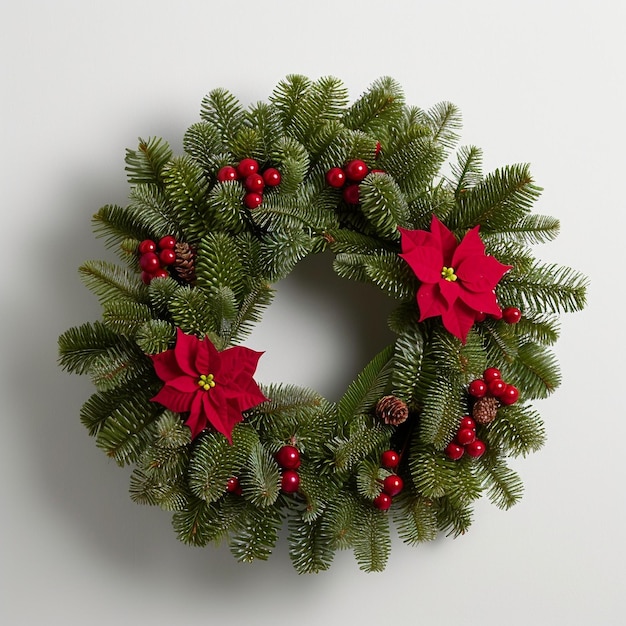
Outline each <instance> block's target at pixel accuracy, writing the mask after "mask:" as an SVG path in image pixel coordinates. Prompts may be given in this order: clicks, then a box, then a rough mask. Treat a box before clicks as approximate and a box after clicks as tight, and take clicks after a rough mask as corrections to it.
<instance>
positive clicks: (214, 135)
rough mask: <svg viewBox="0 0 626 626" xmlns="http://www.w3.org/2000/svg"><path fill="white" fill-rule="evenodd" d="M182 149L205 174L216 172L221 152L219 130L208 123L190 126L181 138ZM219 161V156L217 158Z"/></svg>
mask: <svg viewBox="0 0 626 626" xmlns="http://www.w3.org/2000/svg"><path fill="white" fill-rule="evenodd" d="M183 149H184V150H185V152H186V153H187V154H188V155H189V156H191V157H193V159H194V161H196V163H198V164H199V165H200V166H201V167H202V169H203V170H204V172H205V173H206V174H210V173H213V172H216V171H217V170H218V169H219V167H218V160H217V159H216V155H220V153H221V152H222V150H223V146H222V142H221V137H220V131H219V129H218V128H217V127H216V126H215V125H214V124H212V123H211V122H208V121H202V122H196V123H195V124H192V125H191V126H190V127H189V128H188V129H187V130H186V132H185V135H184V136H183ZM217 158H218V159H219V156H218V157H217Z"/></svg>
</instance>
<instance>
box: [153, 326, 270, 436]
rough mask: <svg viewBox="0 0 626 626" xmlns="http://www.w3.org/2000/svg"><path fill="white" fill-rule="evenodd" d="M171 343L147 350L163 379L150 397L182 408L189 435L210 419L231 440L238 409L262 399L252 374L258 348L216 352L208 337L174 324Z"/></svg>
mask: <svg viewBox="0 0 626 626" xmlns="http://www.w3.org/2000/svg"><path fill="white" fill-rule="evenodd" d="M176 333H177V334H176V346H175V347H174V349H173V350H166V351H165V352H161V353H159V354H154V355H151V356H150V358H151V359H152V362H153V363H154V370H155V372H156V374H157V376H158V377H159V378H160V379H161V380H162V381H163V382H164V383H165V385H163V387H162V388H161V390H160V391H159V393H157V395H156V396H154V398H152V400H153V401H154V402H158V403H159V404H162V405H163V406H164V407H165V408H167V409H170V410H171V411H175V412H176V413H187V412H189V417H188V418H187V420H186V421H185V424H186V425H187V426H189V428H190V429H191V438H192V439H193V438H194V437H197V436H198V435H199V434H200V433H201V432H202V431H203V430H204V429H205V428H206V427H207V426H208V425H209V424H211V425H212V426H213V427H214V428H215V429H216V430H217V431H219V432H220V433H222V434H223V435H224V436H225V437H226V438H227V439H228V441H230V442H231V443H232V432H233V428H234V427H235V424H237V423H238V422H241V421H242V420H243V416H242V414H241V413H242V411H246V410H247V409H251V408H252V407H253V406H256V405H257V404H260V403H261V402H265V401H266V400H267V398H266V397H265V396H264V395H263V394H262V393H261V390H260V389H259V387H258V385H257V384H256V382H255V381H254V379H253V378H252V375H253V374H254V372H255V370H256V366H257V362H258V360H259V358H260V357H261V355H262V354H263V353H262V352H255V351H254V350H250V349H249V348H243V347H239V346H236V347H233V348H228V349H227V350H224V351H223V352H218V351H217V349H216V348H215V346H214V345H213V344H212V343H211V341H210V340H209V338H208V337H205V338H204V339H198V338H197V337H195V336H194V335H186V334H185V333H184V332H183V331H182V330H180V328H178V329H176Z"/></svg>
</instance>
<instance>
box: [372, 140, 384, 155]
mask: <svg viewBox="0 0 626 626" xmlns="http://www.w3.org/2000/svg"><path fill="white" fill-rule="evenodd" d="M382 149H383V147H382V146H381V145H380V141H377V142H376V152H374V158H376V157H378V155H379V154H380V151H381V150H382Z"/></svg>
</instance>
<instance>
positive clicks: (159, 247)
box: [139, 235, 176, 285]
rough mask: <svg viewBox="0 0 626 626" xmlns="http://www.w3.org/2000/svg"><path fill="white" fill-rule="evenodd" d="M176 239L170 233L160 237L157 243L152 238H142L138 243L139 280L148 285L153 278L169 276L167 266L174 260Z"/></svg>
mask: <svg viewBox="0 0 626 626" xmlns="http://www.w3.org/2000/svg"><path fill="white" fill-rule="evenodd" d="M175 247H176V239H175V238H174V237H172V235H166V236H165V237H161V239H159V242H158V243H155V242H154V241H152V239H144V240H143V241H142V242H141V243H140V244H139V267H141V280H142V281H143V282H144V283H145V284H146V285H149V284H150V281H151V280H152V279H153V278H166V277H167V276H169V274H168V272H167V270H166V269H165V268H166V267H167V266H169V265H172V264H173V263H175V262H176V252H175V251H174V248H175Z"/></svg>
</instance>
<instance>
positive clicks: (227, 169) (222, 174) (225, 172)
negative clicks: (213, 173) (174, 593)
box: [217, 165, 239, 183]
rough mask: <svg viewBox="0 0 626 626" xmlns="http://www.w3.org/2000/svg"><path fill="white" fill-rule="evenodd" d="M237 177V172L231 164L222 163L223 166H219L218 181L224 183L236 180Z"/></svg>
mask: <svg viewBox="0 0 626 626" xmlns="http://www.w3.org/2000/svg"><path fill="white" fill-rule="evenodd" d="M238 178H239V174H238V173H237V170H236V169H235V168H234V167H233V166H232V165H224V167H220V169H219V170H218V172H217V180H218V181H219V182H220V183H225V182H227V181H229V180H237V179H238Z"/></svg>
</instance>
